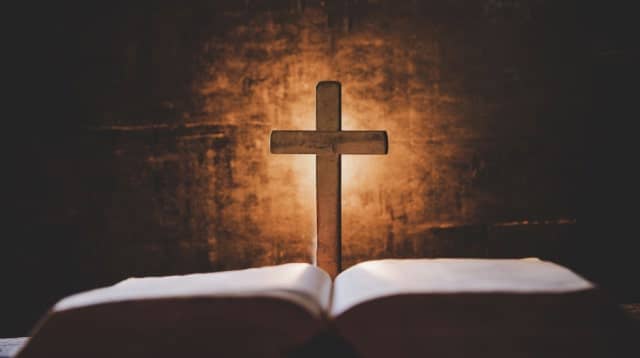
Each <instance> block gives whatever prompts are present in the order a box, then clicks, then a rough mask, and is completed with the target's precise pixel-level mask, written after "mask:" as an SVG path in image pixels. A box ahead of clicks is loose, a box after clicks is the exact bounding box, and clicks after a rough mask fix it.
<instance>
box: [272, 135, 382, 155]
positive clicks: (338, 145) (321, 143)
mask: <svg viewBox="0 0 640 358" xmlns="http://www.w3.org/2000/svg"><path fill="white" fill-rule="evenodd" d="M270 147H271V153H273V154H317V155H328V154H387V151H388V139H387V132H385V131H293V130H292V131H272V132H271V146H270Z"/></svg>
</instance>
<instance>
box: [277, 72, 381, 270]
mask: <svg viewBox="0 0 640 358" xmlns="http://www.w3.org/2000/svg"><path fill="white" fill-rule="evenodd" d="M340 127H341V102H340V82H335V81H323V82H319V83H318V85H317V86H316V130H315V131H272V132H271V153H273V154H315V155H316V205H317V214H318V218H317V227H318V251H317V260H316V262H317V264H318V266H320V267H321V268H322V269H324V270H325V271H327V272H328V273H329V275H330V276H331V278H335V276H336V275H337V274H338V273H340V270H341V259H342V258H341V248H342V242H341V227H340V226H341V217H342V209H341V202H340V194H341V188H340V186H341V183H340V171H341V165H340V163H341V162H340V155H341V154H387V148H388V144H387V132H385V131H341V130H340Z"/></svg>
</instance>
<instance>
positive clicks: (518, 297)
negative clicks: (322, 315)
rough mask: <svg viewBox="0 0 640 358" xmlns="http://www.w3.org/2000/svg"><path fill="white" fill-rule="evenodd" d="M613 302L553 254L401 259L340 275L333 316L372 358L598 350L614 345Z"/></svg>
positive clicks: (357, 348)
mask: <svg viewBox="0 0 640 358" xmlns="http://www.w3.org/2000/svg"><path fill="white" fill-rule="evenodd" d="M611 308H612V305H609V304H607V303H606V300H605V299H603V295H601V294H600V291H599V290H598V289H596V288H595V287H594V285H593V284H592V283H591V282H589V281H587V280H585V279H583V278H582V277H580V276H578V275H577V274H575V273H574V272H572V271H570V270H569V269H567V268H565V267H563V266H560V265H557V264H554V263H552V262H546V261H541V260H538V259H495V260H494V259H400V260H379V261H369V262H364V263H361V264H358V265H355V266H353V267H352V268H349V269H347V270H346V271H344V272H343V273H341V274H340V275H339V276H338V277H337V278H336V280H335V282H334V294H333V302H332V306H331V309H330V316H331V317H332V318H333V320H334V325H335V327H336V330H337V331H338V332H339V334H340V335H341V336H342V337H343V338H344V339H345V340H346V341H347V342H348V343H349V344H350V345H351V346H352V347H353V348H354V350H355V351H356V352H358V353H359V354H360V355H362V356H366V357H384V356H395V357H402V356H439V357H441V356H446V357H469V356H473V357H513V356H516V357H517V356H532V357H536V356H545V357H566V356H581V357H583V356H587V357H592V356H602V355H603V354H606V353H607V352H608V349H609V348H610V345H609V343H610V342H609V340H608V338H610V337H605V336H607V332H608V331H609V330H611V329H612V327H613V326H612V325H613V324H615V323H616V322H617V321H616V320H617V316H616V314H615V312H614V311H615V310H612V309H611ZM614 321H615V322H614Z"/></svg>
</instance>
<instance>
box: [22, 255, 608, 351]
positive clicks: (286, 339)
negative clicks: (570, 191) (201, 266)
mask: <svg viewBox="0 0 640 358" xmlns="http://www.w3.org/2000/svg"><path fill="white" fill-rule="evenodd" d="M614 308H615V306H614V305H612V304H608V303H607V300H606V299H605V298H604V295H602V294H601V293H600V291H599V290H598V289H597V288H596V287H595V286H594V285H593V284H591V283H590V282H588V281H586V280H585V279H583V278H581V277H579V276H578V275H576V274H575V273H573V272H571V271H570V270H568V269H566V268H564V267H562V266H559V265H556V264H554V263H551V262H545V261H540V260H537V259H521V260H512V259H505V260H485V259H403V260H378V261H369V262H364V263H360V264H358V265H355V266H353V267H351V268H349V269H347V270H346V271H344V272H342V273H341V274H340V275H338V276H337V277H336V279H335V280H334V282H332V281H331V279H330V278H329V276H328V275H327V274H326V273H325V272H324V271H322V270H321V269H319V268H317V267H314V266H312V265H309V264H305V263H292V264H284V265H279V266H270V267H262V268H253V269H246V270H238V271H227V272H216V273H204V274H190V275H184V276H169V277H147V278H130V279H127V280H124V281H122V282H120V283H117V284H115V285H113V286H110V287H106V288H100V289H96V290H92V291H88V292H84V293H80V294H76V295H73V296H69V297H66V298H64V299H62V300H61V301H59V302H58V303H57V304H56V305H55V306H54V307H53V308H52V309H51V310H50V312H49V313H48V314H47V315H46V317H44V318H43V319H42V321H41V322H40V323H39V325H38V326H37V327H36V329H35V331H34V334H33V336H32V338H31V339H30V340H29V342H28V343H27V344H26V345H25V346H24V347H23V348H22V349H21V350H20V351H19V352H18V356H19V357H142V356H145V357H146V356H149V357H151V356H153V357H165V356H171V357H192V356H193V357H200V356H210V357H228V356H234V357H236V356H256V357H282V356H285V357H286V356H304V355H309V354H311V355H313V354H314V352H316V350H315V349H311V348H309V345H312V344H314V343H313V342H314V341H315V342H317V341H318V338H317V337H320V336H324V337H327V336H331V337H334V339H335V340H339V341H340V342H342V345H341V346H340V347H342V348H341V349H342V350H341V351H337V352H333V353H331V354H332V355H335V356H338V355H345V356H359V357H399V356H418V357H422V356H424V357H426V356H432V357H445V356H446V357H452V356H454V357H458V356H459V357H468V356H474V357H478V356H491V357H495V356H504V357H507V356H509V357H514V356H526V357H529V356H531V357H534V356H545V357H550V356H558V357H568V356H580V357H592V356H607V355H609V354H610V353H611V349H615V347H617V346H618V343H617V342H615V337H614V334H613V333H612V332H618V333H619V330H618V329H617V328H616V327H618V326H616V325H617V324H618V323H619V322H618V321H617V315H616V313H615V309H614ZM616 334H617V333H616ZM316 344H317V343H316Z"/></svg>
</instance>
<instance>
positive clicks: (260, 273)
mask: <svg viewBox="0 0 640 358" xmlns="http://www.w3.org/2000/svg"><path fill="white" fill-rule="evenodd" d="M330 294H331V279H330V278H329V276H328V275H327V274H326V273H325V272H324V271H322V270H321V269H319V268H316V267H314V266H312V265H310V264H306V263H291V264H284V265H278V266H267V267H261V268H252V269H246V270H237V271H225V272H213V273H198V274H190V275H181V276H166V277H144V278H129V279H126V280H124V281H121V282H119V283H117V284H115V285H113V286H110V287H105V288H99V289H95V290H92V291H87V292H83V293H79V294H76V295H72V296H69V297H66V298H64V299H62V300H61V301H60V302H58V303H57V304H56V305H55V306H54V308H53V311H54V312H58V311H64V310H71V309H74V308H80V307H85V306H90V305H98V304H107V303H112V302H122V301H132V300H154V299H168V298H192V297H278V298H282V299H285V300H288V301H291V302H294V303H296V304H298V305H301V306H303V307H304V308H306V309H307V310H308V311H309V312H311V313H312V314H313V315H314V316H316V317H319V316H321V315H322V313H323V312H327V309H328V306H329V299H330V297H329V296H330Z"/></svg>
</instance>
